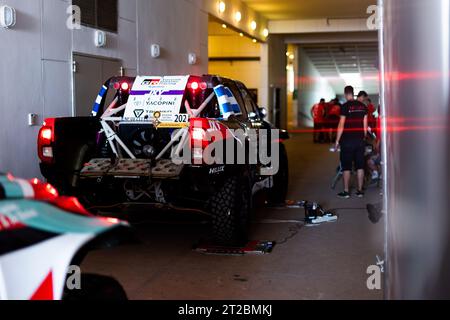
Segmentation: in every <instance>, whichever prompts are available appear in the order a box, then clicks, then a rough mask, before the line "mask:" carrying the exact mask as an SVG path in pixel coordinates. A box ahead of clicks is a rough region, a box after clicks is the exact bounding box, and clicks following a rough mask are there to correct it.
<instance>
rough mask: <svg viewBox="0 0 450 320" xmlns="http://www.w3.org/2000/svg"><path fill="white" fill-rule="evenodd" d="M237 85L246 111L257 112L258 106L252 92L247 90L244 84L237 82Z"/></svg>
mask: <svg viewBox="0 0 450 320" xmlns="http://www.w3.org/2000/svg"><path fill="white" fill-rule="evenodd" d="M238 86H239V91H240V93H241V95H242V98H243V99H244V102H245V107H246V108H247V111H248V113H251V112H253V113H256V114H258V106H257V105H256V103H255V100H253V96H252V94H251V93H250V92H249V91H248V90H247V88H246V87H245V86H244V85H242V84H238Z"/></svg>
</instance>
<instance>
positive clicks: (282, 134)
mask: <svg viewBox="0 0 450 320" xmlns="http://www.w3.org/2000/svg"><path fill="white" fill-rule="evenodd" d="M290 138H291V137H290V136H289V132H288V131H287V130H280V139H281V140H283V141H285V140H289V139H290Z"/></svg>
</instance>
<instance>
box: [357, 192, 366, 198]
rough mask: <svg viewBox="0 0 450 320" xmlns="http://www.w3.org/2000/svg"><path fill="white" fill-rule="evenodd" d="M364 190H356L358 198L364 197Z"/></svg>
mask: <svg viewBox="0 0 450 320" xmlns="http://www.w3.org/2000/svg"><path fill="white" fill-rule="evenodd" d="M364 195H365V194H364V192H363V191H357V192H356V196H357V197H358V198H364Z"/></svg>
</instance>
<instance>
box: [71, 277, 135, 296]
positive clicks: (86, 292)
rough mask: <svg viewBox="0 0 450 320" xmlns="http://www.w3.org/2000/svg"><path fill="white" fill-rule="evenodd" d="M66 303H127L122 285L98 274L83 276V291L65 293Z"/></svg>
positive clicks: (75, 290)
mask: <svg viewBox="0 0 450 320" xmlns="http://www.w3.org/2000/svg"><path fill="white" fill-rule="evenodd" d="M63 300H65V301H127V300H128V297H127V294H126V293H125V290H124V289H123V287H122V286H121V285H120V283H119V282H118V281H117V280H115V279H114V278H111V277H106V276H100V275H96V274H82V275H81V289H80V290H77V289H74V290H68V289H66V290H65V291H64V296H63Z"/></svg>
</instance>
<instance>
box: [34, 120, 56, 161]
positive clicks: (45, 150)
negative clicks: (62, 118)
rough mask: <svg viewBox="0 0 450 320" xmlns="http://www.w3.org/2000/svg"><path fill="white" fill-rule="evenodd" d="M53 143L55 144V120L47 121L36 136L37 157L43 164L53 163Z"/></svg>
mask: <svg viewBox="0 0 450 320" xmlns="http://www.w3.org/2000/svg"><path fill="white" fill-rule="evenodd" d="M53 142H55V119H47V120H45V122H44V125H43V127H42V128H41V130H40V131H39V136H38V156H39V159H40V160H41V161H42V162H43V163H52V162H53V159H54V154H53V146H52V143H53Z"/></svg>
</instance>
